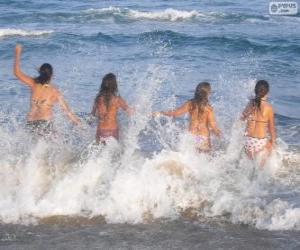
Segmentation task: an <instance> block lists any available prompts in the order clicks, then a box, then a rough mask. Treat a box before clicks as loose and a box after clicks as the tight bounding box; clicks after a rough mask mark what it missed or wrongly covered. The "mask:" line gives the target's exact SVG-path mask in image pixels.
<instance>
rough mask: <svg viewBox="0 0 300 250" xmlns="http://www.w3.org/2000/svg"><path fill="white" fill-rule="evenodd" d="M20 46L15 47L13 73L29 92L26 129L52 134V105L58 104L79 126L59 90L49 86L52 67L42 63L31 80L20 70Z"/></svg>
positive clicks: (42, 133)
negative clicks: (36, 75) (37, 73)
mask: <svg viewBox="0 0 300 250" xmlns="http://www.w3.org/2000/svg"><path fill="white" fill-rule="evenodd" d="M21 52H22V46H21V45H20V44H17V45H16V49H15V64H14V73H15V75H16V77H17V78H18V79H19V80H20V81H21V82H23V83H24V84H26V85H27V86H28V87H29V88H30V91H31V98H30V111H29V113H28V114H27V127H28V128H29V129H30V130H31V131H32V132H33V133H34V134H36V135H42V136H44V135H49V134H51V133H52V132H53V122H52V117H53V105H54V104H55V103H58V104H59V105H60V106H61V108H62V109H63V111H64V112H65V113H66V114H67V116H68V117H69V119H70V120H71V121H72V122H73V123H75V124H77V125H78V124H80V120H79V118H78V117H77V116H76V115H75V114H74V113H73V112H72V111H71V109H70V108H69V107H68V105H67V103H66V102H65V100H64V98H63V96H62V94H61V93H60V92H59V90H58V89H57V88H56V87H55V86H53V85H52V84H51V77H52V73H53V69H52V66H51V65H50V64H48V63H44V64H43V65H42V66H41V67H40V69H39V76H38V77H36V78H32V77H30V76H27V75H25V74H24V73H23V72H22V71H21V68H20V57H21Z"/></svg>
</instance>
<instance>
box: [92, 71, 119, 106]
mask: <svg viewBox="0 0 300 250" xmlns="http://www.w3.org/2000/svg"><path fill="white" fill-rule="evenodd" d="M117 93H118V84H117V79H116V76H115V75H114V74H113V73H109V74H106V75H105V76H104V77H103V79H102V83H101V86H100V89H99V93H98V95H97V96H96V101H97V100H98V99H99V98H100V97H103V98H104V103H105V106H106V108H108V106H109V102H110V99H111V97H112V96H115V95H117Z"/></svg>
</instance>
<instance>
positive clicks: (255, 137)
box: [245, 133, 269, 140]
mask: <svg viewBox="0 0 300 250" xmlns="http://www.w3.org/2000/svg"><path fill="white" fill-rule="evenodd" d="M245 137H246V138H253V139H259V140H265V139H266V140H268V139H269V137H268V136H265V137H257V136H250V135H248V134H247V133H245Z"/></svg>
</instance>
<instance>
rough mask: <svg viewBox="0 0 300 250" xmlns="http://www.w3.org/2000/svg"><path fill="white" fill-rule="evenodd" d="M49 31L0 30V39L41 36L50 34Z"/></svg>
mask: <svg viewBox="0 0 300 250" xmlns="http://www.w3.org/2000/svg"><path fill="white" fill-rule="evenodd" d="M51 33H53V31H51V30H48V31H47V30H35V31H32V30H22V29H0V37H6V36H42V35H47V34H51Z"/></svg>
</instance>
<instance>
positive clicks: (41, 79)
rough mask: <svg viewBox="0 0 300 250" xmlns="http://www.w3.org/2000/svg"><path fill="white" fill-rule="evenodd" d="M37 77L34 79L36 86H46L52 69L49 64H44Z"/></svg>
mask: <svg viewBox="0 0 300 250" xmlns="http://www.w3.org/2000/svg"><path fill="white" fill-rule="evenodd" d="M39 74H40V75H39V76H38V77H36V78H35V79H34V81H35V82H36V83H37V84H42V85H44V84H48V83H50V81H51V77H52V74H53V68H52V66H51V65H50V64H49V63H44V64H43V65H42V66H41V67H40V69H39Z"/></svg>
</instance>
